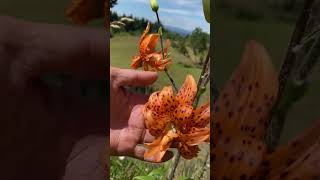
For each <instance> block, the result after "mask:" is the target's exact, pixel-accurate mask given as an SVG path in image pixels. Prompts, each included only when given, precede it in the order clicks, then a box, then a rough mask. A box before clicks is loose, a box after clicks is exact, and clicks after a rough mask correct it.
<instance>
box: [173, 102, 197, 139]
mask: <svg viewBox="0 0 320 180" xmlns="http://www.w3.org/2000/svg"><path fill="white" fill-rule="evenodd" d="M192 111H193V107H192V106H190V105H179V106H178V107H177V108H175V110H174V112H172V118H173V120H174V124H175V126H176V127H177V128H178V129H179V130H180V131H181V132H182V133H187V132H188V131H189V129H190V128H191V127H192V124H191V117H192Z"/></svg>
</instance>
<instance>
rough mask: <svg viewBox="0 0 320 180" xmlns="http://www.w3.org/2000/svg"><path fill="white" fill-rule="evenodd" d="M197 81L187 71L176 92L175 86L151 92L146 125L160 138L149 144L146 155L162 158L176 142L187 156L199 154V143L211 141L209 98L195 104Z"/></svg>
mask: <svg viewBox="0 0 320 180" xmlns="http://www.w3.org/2000/svg"><path fill="white" fill-rule="evenodd" d="M196 92H197V84H196V82H195V80H194V78H193V77H192V76H191V75H187V77H186V80H185V82H184V84H183V85H182V87H181V89H180V90H179V92H178V93H177V95H176V96H175V95H174V93H173V90H172V87H171V86H167V87H164V88H163V89H162V91H158V92H154V93H153V94H151V96H150V98H149V101H148V102H147V103H146V104H145V106H144V110H143V115H144V118H145V123H146V127H147V128H148V130H149V132H150V134H151V135H153V136H154V137H155V138H156V140H155V141H154V142H152V143H149V144H146V146H147V147H148V148H149V149H148V151H147V152H146V153H145V157H153V158H154V159H155V161H156V162H160V161H161V159H162V157H163V156H164V154H165V152H166V151H167V150H168V149H169V148H170V146H171V144H172V143H173V142H177V143H178V150H179V151H180V153H181V155H182V156H183V157H184V158H186V159H191V158H193V157H195V156H197V153H198V151H199V147H198V145H199V144H200V143H202V142H208V140H209V137H210V128H208V127H206V126H207V125H208V124H209V121H210V104H209V102H208V103H207V104H205V105H203V106H201V107H199V108H193V106H192V103H193V101H194V98H195V96H196Z"/></svg>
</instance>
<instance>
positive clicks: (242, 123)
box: [213, 41, 278, 139]
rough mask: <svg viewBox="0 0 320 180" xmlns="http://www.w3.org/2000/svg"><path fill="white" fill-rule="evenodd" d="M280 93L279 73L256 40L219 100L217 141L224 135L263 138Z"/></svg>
mask: <svg viewBox="0 0 320 180" xmlns="http://www.w3.org/2000/svg"><path fill="white" fill-rule="evenodd" d="M277 93H278V79H277V73H276V71H275V69H274V67H273V65H272V62H271V60H270V57H269V56H268V54H267V51H266V50H265V48H264V47H263V46H262V45H260V44H258V43H257V42H255V41H250V42H248V43H247V45H246V48H245V51H244V54H243V57H242V61H241V63H240V65H239V67H238V68H237V69H236V71H235V72H234V73H233V75H232V78H231V80H230V81H228V83H227V85H226V87H225V88H224V90H223V91H222V93H221V95H220V97H219V99H218V102H217V107H216V111H215V112H214V121H213V125H214V128H215V129H216V130H215V131H214V139H219V136H220V135H221V134H223V133H229V135H231V134H233V135H235V136H239V135H240V134H245V135H249V136H252V137H257V138H259V139H263V138H264V135H265V132H266V129H267V127H268V124H269V120H270V111H271V108H272V106H273V105H274V103H275V100H276V97H277Z"/></svg>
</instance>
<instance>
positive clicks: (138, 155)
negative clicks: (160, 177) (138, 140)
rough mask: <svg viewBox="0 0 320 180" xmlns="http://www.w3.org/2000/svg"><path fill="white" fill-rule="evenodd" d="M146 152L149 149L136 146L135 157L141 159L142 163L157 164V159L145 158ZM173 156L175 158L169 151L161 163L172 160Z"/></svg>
mask: <svg viewBox="0 0 320 180" xmlns="http://www.w3.org/2000/svg"><path fill="white" fill-rule="evenodd" d="M146 150H147V149H146V148H145V147H143V146H136V147H135V149H134V154H133V157H134V158H137V159H140V160H142V161H147V162H152V163H157V162H156V161H155V159H153V158H145V157H144V153H145V152H146ZM173 156H174V154H173V153H172V152H171V151H167V152H166V153H165V155H164V156H163V158H162V160H161V162H160V163H162V162H166V161H169V160H170V159H172V157H173Z"/></svg>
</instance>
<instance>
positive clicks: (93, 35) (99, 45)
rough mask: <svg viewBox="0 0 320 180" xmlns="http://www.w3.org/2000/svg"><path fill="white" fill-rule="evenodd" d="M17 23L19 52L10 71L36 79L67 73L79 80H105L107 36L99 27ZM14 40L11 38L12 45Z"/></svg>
mask: <svg viewBox="0 0 320 180" xmlns="http://www.w3.org/2000/svg"><path fill="white" fill-rule="evenodd" d="M15 21H17V22H16V23H14V24H15V26H17V27H16V28H18V29H20V31H18V32H17V34H19V32H21V33H22V32H23V31H22V30H21V29H23V28H24V30H27V32H28V33H25V32H24V33H23V35H24V37H23V38H24V41H23V42H21V40H20V41H19V42H20V46H21V47H22V48H21V49H22V52H21V53H19V55H18V57H17V58H16V59H17V60H16V61H15V65H14V67H15V68H14V71H15V72H21V74H20V76H22V77H24V78H37V77H39V76H41V75H43V74H46V73H51V74H52V73H53V74H55V73H56V74H69V75H72V76H74V77H81V78H88V79H91V78H95V79H96V78H98V79H104V78H107V77H108V74H107V70H108V62H109V41H108V38H109V33H108V32H106V31H105V30H104V29H103V28H101V29H96V28H88V27H76V26H66V25H54V24H37V23H30V22H24V21H19V20H15ZM14 41H15V40H14V39H13V40H12V42H14Z"/></svg>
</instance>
